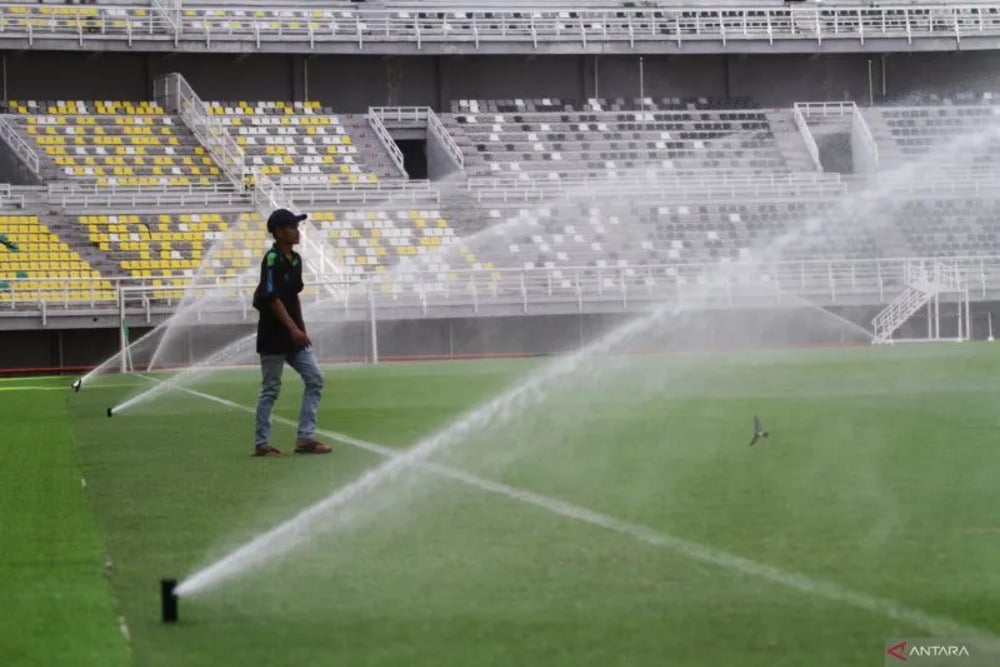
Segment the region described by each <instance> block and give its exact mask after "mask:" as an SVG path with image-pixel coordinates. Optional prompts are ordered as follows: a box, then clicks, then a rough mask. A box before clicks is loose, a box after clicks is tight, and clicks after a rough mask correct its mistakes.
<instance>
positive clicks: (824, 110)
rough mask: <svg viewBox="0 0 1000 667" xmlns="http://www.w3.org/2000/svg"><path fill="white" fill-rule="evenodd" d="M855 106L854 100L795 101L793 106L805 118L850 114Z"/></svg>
mask: <svg viewBox="0 0 1000 667" xmlns="http://www.w3.org/2000/svg"><path fill="white" fill-rule="evenodd" d="M856 106H857V105H855V104H854V102H796V103H795V105H794V108H796V109H799V110H800V111H801V112H802V115H803V116H805V117H806V118H811V117H813V116H820V117H823V118H827V117H830V116H837V117H843V116H847V115H849V114H852V113H854V109H855V108H856Z"/></svg>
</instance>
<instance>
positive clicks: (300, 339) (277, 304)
mask: <svg viewBox="0 0 1000 667" xmlns="http://www.w3.org/2000/svg"><path fill="white" fill-rule="evenodd" d="M270 307H271V312H272V313H274V316H275V317H277V318H278V321H279V322H281V323H282V324H283V325H285V328H286V329H288V333H290V334H291V335H292V342H293V343H295V344H296V345H299V346H302V347H309V346H310V345H312V341H311V340H309V336H307V335H306V332H305V331H303V330H302V329H300V328H299V325H297V324H296V323H295V320H293V319H292V316H291V315H289V314H288V310H287V309H286V308H285V304H283V303H281V299H279V298H278V297H277V296H274V297H271V302H270Z"/></svg>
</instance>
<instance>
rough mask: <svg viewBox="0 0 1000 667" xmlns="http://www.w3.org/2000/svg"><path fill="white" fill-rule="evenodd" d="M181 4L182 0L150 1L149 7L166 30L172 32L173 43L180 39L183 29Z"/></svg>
mask: <svg viewBox="0 0 1000 667" xmlns="http://www.w3.org/2000/svg"><path fill="white" fill-rule="evenodd" d="M181 4H182V0H152V1H151V2H150V7H152V8H153V11H154V12H156V15H157V16H159V17H160V20H161V21H163V23H164V24H165V25H166V27H167V30H168V31H170V32H171V33H172V34H173V36H174V41H175V43H176V42H177V40H179V39H180V36H181V32H182V31H183V29H184V23H183V18H182V17H181Z"/></svg>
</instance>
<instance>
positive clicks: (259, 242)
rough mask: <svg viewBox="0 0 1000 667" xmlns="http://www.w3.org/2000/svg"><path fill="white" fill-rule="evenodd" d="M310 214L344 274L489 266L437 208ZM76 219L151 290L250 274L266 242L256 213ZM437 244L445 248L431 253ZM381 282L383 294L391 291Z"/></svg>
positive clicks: (431, 272) (410, 277) (439, 277)
mask: <svg viewBox="0 0 1000 667" xmlns="http://www.w3.org/2000/svg"><path fill="white" fill-rule="evenodd" d="M310 218H311V220H312V224H313V225H314V226H315V227H316V228H317V229H318V230H319V233H320V238H319V239H317V241H319V242H321V243H325V244H326V245H327V247H328V248H329V252H330V256H331V257H332V258H333V259H334V262H335V263H336V264H337V265H338V266H339V267H340V268H341V269H342V272H343V273H344V274H345V275H346V276H347V277H348V278H352V279H359V278H362V277H363V276H364V275H365V274H368V273H381V272H385V271H386V270H387V269H388V268H389V267H391V266H393V265H396V264H402V265H403V266H402V267H400V276H403V277H401V278H400V279H399V282H400V284H401V285H405V284H406V283H412V282H415V281H417V280H418V278H419V280H422V281H423V280H427V279H428V278H431V279H433V280H435V281H440V282H442V283H443V282H444V281H447V280H448V279H449V274H450V273H451V274H453V271H454V270H455V269H460V268H485V269H489V268H492V265H491V264H489V263H481V262H479V261H478V260H477V259H476V257H475V255H473V254H472V253H471V252H469V250H468V249H467V248H465V247H464V246H463V245H462V243H461V241H460V239H459V236H458V234H457V233H456V232H455V229H454V228H453V227H451V226H450V224H449V223H448V221H447V220H446V219H445V218H444V217H442V214H441V212H440V211H438V210H435V209H409V208H404V209H398V210H393V209H379V210H364V209H330V210H315V211H311V212H310ZM77 222H78V223H79V224H80V225H82V226H83V228H85V229H86V231H87V237H88V239H89V240H90V243H91V244H92V245H93V247H94V248H96V249H97V250H98V251H100V252H102V253H106V254H107V256H108V257H110V258H111V259H112V260H113V262H114V264H115V267H116V273H120V274H121V275H124V276H127V277H130V278H134V279H139V280H143V281H144V282H145V283H146V284H148V285H151V286H153V287H185V286H188V285H191V284H192V283H194V282H197V283H198V284H205V283H206V282H209V283H211V282H217V281H222V282H224V281H226V280H229V279H231V278H234V277H237V276H244V277H247V276H248V274H249V277H250V278H251V279H252V277H253V275H255V272H256V270H257V266H258V265H259V262H260V258H261V256H262V254H263V252H264V251H265V250H266V249H267V248H268V247H270V245H271V243H272V239H271V237H270V236H269V235H268V234H267V233H266V231H265V225H264V223H263V221H262V220H261V219H260V217H259V216H258V215H257V214H255V213H235V212H224V213H223V212H215V213H213V212H202V213H189V214H167V213H148V214H123V215H114V214H100V215H81V216H79V217H78V219H77ZM439 249H447V252H441V253H435V251H437V250H439ZM300 252H308V251H307V250H304V249H302V248H300ZM418 273H419V274H420V275H419V277H417V276H416V274H418ZM451 277H452V278H454V277H455V275H451ZM385 284H386V285H390V286H389V287H387V288H386V289H387V291H388V290H391V289H394V287H392V286H391V284H390V283H389V282H386V283H385ZM164 294H165V293H164ZM175 296H176V294H175Z"/></svg>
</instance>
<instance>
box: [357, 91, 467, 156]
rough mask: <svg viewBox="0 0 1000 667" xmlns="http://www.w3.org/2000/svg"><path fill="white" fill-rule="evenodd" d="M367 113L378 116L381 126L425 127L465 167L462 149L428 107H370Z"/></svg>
mask: <svg viewBox="0 0 1000 667" xmlns="http://www.w3.org/2000/svg"><path fill="white" fill-rule="evenodd" d="M368 114H369V117H371V116H372V115H374V116H376V117H378V119H379V120H380V121H381V122H382V125H383V126H392V127H396V128H422V129H426V130H427V132H429V133H430V134H433V135H434V136H435V137H436V138H437V139H438V141H440V142H441V144H442V145H443V146H444V149H445V151H447V152H448V155H449V156H450V157H451V159H452V160H453V161H454V162H455V164H457V165H458V166H459V168H461V169H464V168H465V156H464V155H463V154H462V149H461V148H459V146H458V144H456V143H455V139H454V137H452V136H451V133H450V132H448V129H447V128H446V127H445V126H444V124H443V123H442V122H441V119H440V118H439V117H438V115H437V114H436V113H434V110H433V109H431V108H430V107H412V106H410V107H406V106H404V107H371V108H370V109H369V110H368ZM387 131H388V130H387ZM393 143H395V142H393Z"/></svg>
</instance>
